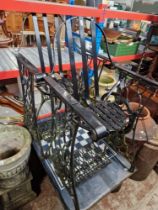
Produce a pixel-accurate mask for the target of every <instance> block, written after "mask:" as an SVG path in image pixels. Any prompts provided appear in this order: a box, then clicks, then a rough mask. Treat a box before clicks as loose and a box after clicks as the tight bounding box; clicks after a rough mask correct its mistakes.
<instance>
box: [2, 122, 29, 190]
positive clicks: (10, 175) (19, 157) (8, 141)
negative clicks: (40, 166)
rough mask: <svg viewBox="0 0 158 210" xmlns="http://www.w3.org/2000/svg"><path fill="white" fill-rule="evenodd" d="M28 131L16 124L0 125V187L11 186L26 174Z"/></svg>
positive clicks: (16, 183) (20, 180) (19, 181)
mask: <svg viewBox="0 0 158 210" xmlns="http://www.w3.org/2000/svg"><path fill="white" fill-rule="evenodd" d="M30 150H31V136H30V134H29V132H28V131H27V130H26V129H25V128H23V127H20V126H16V125H0V188H12V187H15V186H16V185H18V184H20V183H21V182H23V181H24V180H25V179H26V178H27V176H28V173H29V171H28V168H27V163H28V159H29V156H30Z"/></svg>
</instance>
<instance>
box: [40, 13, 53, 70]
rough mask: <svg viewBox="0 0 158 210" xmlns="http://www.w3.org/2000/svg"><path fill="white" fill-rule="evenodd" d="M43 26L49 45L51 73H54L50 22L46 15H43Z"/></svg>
mask: <svg viewBox="0 0 158 210" xmlns="http://www.w3.org/2000/svg"><path fill="white" fill-rule="evenodd" d="M43 25H44V30H45V37H46V44H47V50H48V58H49V64H50V72H53V70H54V61H53V56H52V49H51V41H50V34H49V28H48V21H47V16H46V15H43Z"/></svg>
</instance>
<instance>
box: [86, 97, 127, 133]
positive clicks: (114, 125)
mask: <svg viewBox="0 0 158 210" xmlns="http://www.w3.org/2000/svg"><path fill="white" fill-rule="evenodd" d="M90 108H91V109H92V110H93V112H94V113H96V115H97V117H98V119H99V120H100V121H101V122H102V123H103V124H104V125H105V127H106V128H107V130H108V131H120V130H122V129H123V128H124V126H125V123H126V116H125V113H124V112H123V111H122V110H121V108H120V107H119V106H118V105H117V104H115V103H112V102H105V101H100V102H96V104H90Z"/></svg>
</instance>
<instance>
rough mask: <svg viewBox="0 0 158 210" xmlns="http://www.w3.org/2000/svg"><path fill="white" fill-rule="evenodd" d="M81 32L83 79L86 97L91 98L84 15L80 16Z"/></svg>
mask: <svg viewBox="0 0 158 210" xmlns="http://www.w3.org/2000/svg"><path fill="white" fill-rule="evenodd" d="M79 32H80V42H81V52H82V53H81V55H82V62H83V80H84V85H85V98H86V99H88V98H89V85H88V65H87V64H88V63H87V62H88V61H87V54H86V46H85V35H84V19H83V17H79Z"/></svg>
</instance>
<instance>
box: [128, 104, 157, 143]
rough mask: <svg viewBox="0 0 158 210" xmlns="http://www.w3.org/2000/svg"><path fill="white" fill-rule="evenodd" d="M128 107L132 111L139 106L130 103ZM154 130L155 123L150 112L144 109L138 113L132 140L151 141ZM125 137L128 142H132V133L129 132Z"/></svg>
mask: <svg viewBox="0 0 158 210" xmlns="http://www.w3.org/2000/svg"><path fill="white" fill-rule="evenodd" d="M129 106H130V108H131V109H132V110H133V111H136V110H138V108H139V107H140V105H139V104H138V103H136V102H130V103H129ZM155 128H156V123H155V121H154V120H153V119H152V117H151V116H150V111H149V110H148V109H147V108H146V107H144V108H143V110H142V111H141V113H140V116H139V118H138V123H137V125H136V130H135V136H134V140H136V141H143V142H145V141H147V140H149V139H152V138H153V134H154V132H155ZM126 137H127V138H128V139H129V140H132V138H133V131H131V132H129V133H128V134H127V135H126Z"/></svg>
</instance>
